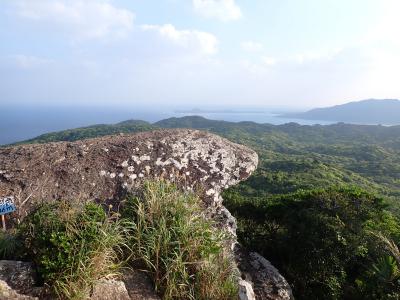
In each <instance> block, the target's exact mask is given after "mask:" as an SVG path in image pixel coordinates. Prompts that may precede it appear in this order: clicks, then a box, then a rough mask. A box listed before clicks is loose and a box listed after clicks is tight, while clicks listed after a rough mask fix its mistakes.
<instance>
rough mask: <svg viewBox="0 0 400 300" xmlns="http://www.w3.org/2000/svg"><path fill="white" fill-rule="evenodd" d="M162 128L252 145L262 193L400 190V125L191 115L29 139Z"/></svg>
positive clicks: (255, 184)
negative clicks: (349, 188)
mask: <svg viewBox="0 0 400 300" xmlns="http://www.w3.org/2000/svg"><path fill="white" fill-rule="evenodd" d="M157 128H195V129H202V130H208V131H211V132H214V133H217V134H219V135H221V136H224V137H227V138H229V139H230V140H232V141H235V142H238V143H242V144H246V145H249V146H250V147H252V148H253V149H255V150H256V151H257V152H258V153H259V155H260V158H261V162H260V166H259V169H258V171H257V172H256V174H255V175H254V176H253V177H252V178H251V179H250V181H248V182H247V183H246V184H247V185H248V188H251V189H254V191H257V193H258V194H277V193H286V192H293V191H296V190H298V189H309V188H313V187H325V186H327V185H338V184H357V185H360V186H363V187H365V188H367V189H368V190H373V191H375V192H378V193H379V194H383V195H388V196H392V197H393V196H400V179H399V178H400V126H391V127H387V126H375V125H350V124H343V123H339V124H334V125H324V126H322V125H314V126H306V125H298V124H296V123H288V124H285V125H271V124H258V123H254V122H239V123H234V122H226V121H216V120H208V119H205V118H203V117H198V116H188V117H182V118H169V119H165V120H162V121H159V122H156V123H154V124H150V123H147V122H144V121H134V120H131V121H125V122H121V123H118V124H115V125H94V126H90V127H84V128H78V129H71V130H66V131H61V132H56V133H49V134H44V135H41V136H39V137H37V138H34V139H31V140H28V141H24V142H23V143H44V142H54V141H75V140H79V139H85V138H91V137H96V136H104V135H109V134H118V133H130V132H138V131H147V130H153V129H157ZM261 183H264V184H262V185H261ZM260 186H261V187H260Z"/></svg>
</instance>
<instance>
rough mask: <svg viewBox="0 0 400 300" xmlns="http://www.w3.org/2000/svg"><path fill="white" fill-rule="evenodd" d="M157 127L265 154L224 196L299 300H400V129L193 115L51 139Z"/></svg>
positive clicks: (245, 237)
mask: <svg viewBox="0 0 400 300" xmlns="http://www.w3.org/2000/svg"><path fill="white" fill-rule="evenodd" d="M156 128H196V129H202V130H208V131H211V132H214V133H216V134H219V135H221V136H224V137H226V138H228V139H230V140H232V141H234V142H237V143H241V144H245V145H247V146H249V147H251V148H253V149H254V150H255V151H257V153H258V154H259V157H260V163H259V166H258V169H257V171H256V172H255V173H254V175H253V176H251V177H250V178H249V180H247V181H246V182H243V183H241V184H240V185H238V186H236V187H234V188H231V189H229V190H227V191H226V192H225V193H224V199H225V204H226V206H227V207H228V209H230V210H231V212H232V213H233V214H234V215H235V216H236V218H237V219H238V221H239V229H238V236H239V239H240V241H241V242H242V243H243V244H244V245H245V246H246V247H248V248H250V249H252V250H256V251H258V252H260V253H261V254H262V255H264V256H265V257H266V258H268V259H269V260H271V262H272V263H273V264H274V265H276V267H278V269H279V270H280V271H281V272H282V274H283V275H284V276H285V277H286V278H287V279H288V280H289V282H290V284H291V285H292V287H293V290H294V294H295V296H296V298H298V299H400V283H399V280H400V251H399V249H398V246H397V245H399V244H400V221H399V217H400V126H392V127H385V126H373V125H349V124H343V123H338V124H334V125H327V126H321V125H314V126H302V125H298V124H295V123H289V124H285V125H279V126H276V125H270V124H257V123H253V122H240V123H232V122H225V121H213V120H207V119H204V118H202V117H184V118H171V119H167V120H162V121H159V122H157V123H154V124H149V123H146V122H143V121H126V122H122V123H119V124H116V125H96V126H91V127H86V128H79V129H73V130H68V131H63V132H58V133H50V134H45V135H42V136H40V137H38V138H35V139H32V140H29V141H25V142H23V143H43V142H50V141H74V140H78V139H84V138H90V137H95V136H102V135H108V134H116V133H129V132H137V131H143V130H152V129H156Z"/></svg>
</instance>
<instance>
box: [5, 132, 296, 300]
mask: <svg viewBox="0 0 400 300" xmlns="http://www.w3.org/2000/svg"><path fill="white" fill-rule="evenodd" d="M257 163H258V157H257V154H256V153H255V152H254V151H252V150H250V149H249V148H247V147H245V146H241V145H238V144H234V143H232V142H229V141H228V140H226V139H224V138H221V137H219V136H216V135H213V134H209V133H206V132H201V131H197V130H186V129H175V130H159V131H153V132H144V133H139V134H135V135H119V136H108V137H102V138H96V139H89V140H85V141H78V142H74V143H67V142H60V143H49V144H35V145H24V146H17V147H9V148H0V198H3V197H13V198H14V200H15V204H16V205H17V208H18V210H17V212H16V213H13V214H10V215H8V219H9V222H18V221H19V220H21V219H22V218H24V217H25V216H26V215H27V214H28V213H29V212H30V211H31V210H32V209H33V208H34V207H35V206H36V205H37V204H38V203H40V202H42V201H56V200H59V199H63V200H81V201H102V202H110V203H112V204H114V205H116V206H118V203H119V201H120V200H121V199H122V198H123V197H124V196H125V195H126V193H128V192H131V191H134V190H135V189H137V188H138V187H140V184H141V182H143V180H144V179H148V178H165V179H168V180H171V181H174V182H176V183H178V184H179V185H180V186H181V187H182V188H185V189H189V190H197V191H200V192H201V194H202V199H203V200H204V202H205V204H206V206H207V211H208V213H209V215H210V217H212V218H214V219H216V220H217V221H218V223H219V224H220V225H221V226H224V227H225V228H226V230H228V231H230V232H231V233H232V234H233V235H235V233H236V221H235V219H234V218H233V217H232V216H231V214H230V213H229V211H227V210H226V209H225V207H224V206H223V205H222V198H221V196H220V193H221V191H222V190H223V189H225V188H227V187H229V186H232V185H234V184H237V183H238V182H240V181H241V180H244V179H246V178H247V177H249V176H250V174H251V173H252V172H253V171H254V170H255V169H256V167H257ZM233 246H234V245H232V248H234V247H233ZM244 256H246V254H243V252H241V254H238V255H237V257H238V262H239V263H238V264H239V267H240V266H241V265H244V264H243V263H240V261H239V260H241V261H242V262H243V260H244V258H243V257H244ZM246 257H247V258H246V259H248V261H254V259H253V258H252V257H250V256H246ZM257 259H258V258H257ZM263 263H265V262H264V261H263ZM249 265H250V267H249ZM251 265H252V264H251V263H250V264H246V274H247V276H244V278H243V279H244V280H248V281H251V280H253V279H255V281H254V282H250V283H249V282H247V283H246V284H242V285H241V291H242V292H241V294H242V296H243V295H247V296H246V297H247V298H243V299H252V298H254V297H253V296H252V293H253V291H251V290H249V289H251V287H252V284H253V288H254V291H255V294H256V298H257V299H267V298H264V297H263V296H262V295H263V294H262V293H257V291H260V290H261V289H262V290H263V291H265V288H260V286H265V284H266V282H267V281H268V280H269V277H270V276H269V275H268V276H269V277H268V276H267V277H268V278H265V276H264V277H263V276H259V277H257V278H256V277H254V275H252V276H250V275H249V274H255V273H254V272H253V273H252V272H251V271H249V268H254V269H257V271H260V270H261V269H262V268H261V269H260V266H259V265H257V266H255V267H254V266H253V267H251ZM275 278H279V279H280V280H281V281H282V280H283V281H284V283H286V281H285V280H284V279H283V277H282V278H281V277H278V276H276V277H275ZM0 279H1V277H0ZM271 282H272V283H273V284H275V281H269V283H268V284H269V285H270V284H271ZM104 284H105V285H107V284H109V283H103V286H104ZM268 284H267V285H268ZM255 285H257V286H255ZM283 286H284V287H285V289H286V292H282V293H280V294H282V297H281V298H279V297H275V298H271V299H290V298H291V297H292V296H291V291H290V287H289V285H287V283H286V285H285V284H283V285H281V286H280V287H279V289H282V288H283ZM114 287H115V288H116V289H118V290H123V288H122V287H121V286H118V285H117V286H114ZM243 289H244V290H246V291H247V293H246V291H245V292H244V293H243ZM278 295H279V293H278ZM242 296H241V297H242ZM243 297H244V296H243ZM96 299H100V298H96ZM132 299H133V298H132ZM268 299H269V298H268Z"/></svg>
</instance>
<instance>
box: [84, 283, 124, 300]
mask: <svg viewBox="0 0 400 300" xmlns="http://www.w3.org/2000/svg"><path fill="white" fill-rule="evenodd" d="M130 299H131V297H130V296H129V294H128V291H127V290H126V287H125V284H124V282H123V281H118V280H106V279H101V280H99V282H98V283H97V284H95V286H94V287H93V292H92V295H91V296H90V300H130Z"/></svg>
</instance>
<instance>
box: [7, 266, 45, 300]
mask: <svg viewBox="0 0 400 300" xmlns="http://www.w3.org/2000/svg"><path fill="white" fill-rule="evenodd" d="M35 275H36V273H35V270H34V268H33V265H32V264H31V263H29V262H22V261H12V260H0V299H37V298H36V297H34V296H37V295H39V294H40V292H41V288H39V287H36V276H35ZM28 295H29V296H28ZM2 297H4V298H2Z"/></svg>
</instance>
